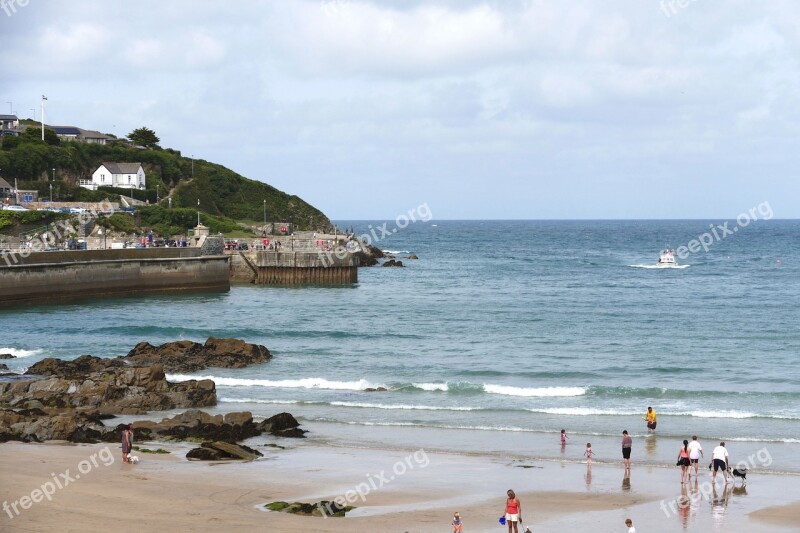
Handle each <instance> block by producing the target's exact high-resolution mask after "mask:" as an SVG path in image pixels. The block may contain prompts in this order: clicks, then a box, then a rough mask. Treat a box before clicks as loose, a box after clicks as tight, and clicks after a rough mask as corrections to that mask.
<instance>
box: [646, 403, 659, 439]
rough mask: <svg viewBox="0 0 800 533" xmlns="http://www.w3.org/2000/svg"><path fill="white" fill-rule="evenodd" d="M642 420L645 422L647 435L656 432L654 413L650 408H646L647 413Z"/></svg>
mask: <svg viewBox="0 0 800 533" xmlns="http://www.w3.org/2000/svg"><path fill="white" fill-rule="evenodd" d="M644 419H645V421H646V422H647V432H648V433H655V432H656V412H655V411H653V408H652V407H648V408H647V413H646V414H645V415H644Z"/></svg>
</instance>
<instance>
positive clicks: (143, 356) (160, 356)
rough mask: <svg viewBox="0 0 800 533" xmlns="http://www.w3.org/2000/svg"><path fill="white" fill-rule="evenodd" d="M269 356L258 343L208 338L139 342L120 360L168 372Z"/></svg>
mask: <svg viewBox="0 0 800 533" xmlns="http://www.w3.org/2000/svg"><path fill="white" fill-rule="evenodd" d="M271 358H272V355H271V354H270V353H269V350H268V349H267V348H266V347H264V346H261V345H259V344H250V343H247V342H244V341H242V340H239V339H216V338H214V337H209V339H208V340H207V341H206V343H205V344H200V343H198V342H192V341H187V340H183V341H176V342H168V343H166V344H162V345H161V346H153V345H152V344H150V343H149V342H140V343H139V344H137V345H136V347H135V348H134V349H133V350H131V351H130V352H129V353H128V355H126V356H125V357H123V358H121V359H123V360H125V361H128V362H130V363H135V364H139V365H153V364H160V365H163V367H164V368H165V369H167V371H169V372H196V371H198V370H203V369H205V368H208V367H217V368H244V367H246V366H249V365H254V364H259V363H264V362H266V361H269V360H270V359H271Z"/></svg>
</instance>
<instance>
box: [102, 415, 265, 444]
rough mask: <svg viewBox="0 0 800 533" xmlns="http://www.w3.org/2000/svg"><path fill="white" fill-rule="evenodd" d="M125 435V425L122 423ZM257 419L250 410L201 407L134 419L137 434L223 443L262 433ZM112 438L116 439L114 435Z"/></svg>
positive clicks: (120, 435)
mask: <svg viewBox="0 0 800 533" xmlns="http://www.w3.org/2000/svg"><path fill="white" fill-rule="evenodd" d="M117 429H118V430H119V432H120V433H119V437H120V438H121V437H122V434H121V431H122V426H118V428H117ZM262 431H263V430H262V429H260V428H259V427H258V426H256V424H255V423H254V422H253V415H252V414H251V413H249V412H239V413H228V414H226V415H225V416H222V415H210V414H208V413H206V412H203V411H199V410H197V409H190V410H188V411H185V412H183V413H181V414H179V415H176V416H174V417H172V418H165V419H163V420H162V421H161V422H152V421H149V420H141V421H138V422H134V424H133V432H134V436H136V435H137V434H141V435H142V437H143V438H145V439H158V438H168V437H169V438H174V439H178V440H186V439H203V440H214V441H223V442H236V441H239V440H244V439H249V438H250V437H255V436H257V435H260V434H261V433H262ZM110 440H111V441H114V440H116V439H114V438H112V439H110Z"/></svg>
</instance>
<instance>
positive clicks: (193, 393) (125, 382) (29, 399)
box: [0, 358, 217, 414]
mask: <svg viewBox="0 0 800 533" xmlns="http://www.w3.org/2000/svg"><path fill="white" fill-rule="evenodd" d="M79 359H81V358H79ZM93 359H95V360H99V359H100V358H93ZM76 361H78V360H77V359H76ZM105 361H113V360H105ZM42 362H45V361H42ZM70 363H74V362H69V361H67V362H64V361H59V360H51V361H48V362H46V364H44V365H42V366H40V367H38V369H37V371H47V372H60V373H64V374H65V375H66V376H73V377H60V376H57V375H52V376H50V377H47V378H44V379H38V380H27V381H12V382H0V405H3V406H7V407H13V408H25V407H34V406H41V407H44V408H47V409H83V410H97V411H98V412H101V413H115V414H141V413H145V412H147V411H162V410H166V409H180V408H188V407H208V406H212V405H216V403H217V394H216V388H215V385H214V382H213V381H211V380H201V381H197V380H190V381H184V382H181V383H169V382H168V381H167V380H166V377H165V375H164V370H163V369H162V367H161V366H160V365H154V366H150V367H130V366H127V365H124V364H122V366H117V365H118V364H119V363H113V362H112V363H109V364H108V366H107V367H106V368H105V370H102V371H99V372H89V373H86V374H83V375H80V376H79V375H74V372H77V369H78V368H83V367H84V366H85V365H84V363H85V364H86V365H88V366H89V367H94V365H95V364H103V363H97V361H92V360H90V359H86V360H84V361H83V362H81V363H80V364H77V365H71V364H70ZM34 366H35V365H34Z"/></svg>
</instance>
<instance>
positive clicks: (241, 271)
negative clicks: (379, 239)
mask: <svg viewBox="0 0 800 533" xmlns="http://www.w3.org/2000/svg"><path fill="white" fill-rule="evenodd" d="M231 281H233V282H241V283H255V284H256V285H342V284H351V283H358V257H357V256H356V255H355V254H350V253H348V254H342V256H341V257H338V256H336V255H334V254H323V253H315V252H275V251H267V250H258V251H255V252H236V253H234V254H232V255H231Z"/></svg>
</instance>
